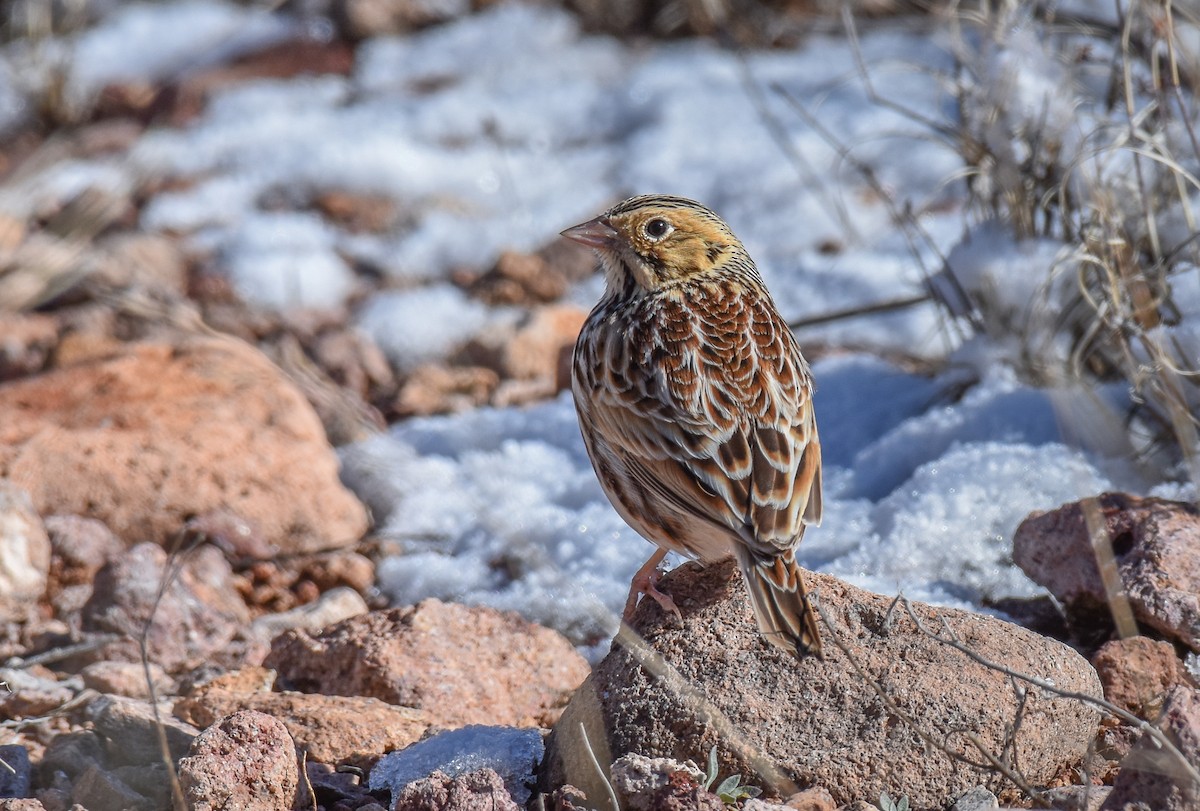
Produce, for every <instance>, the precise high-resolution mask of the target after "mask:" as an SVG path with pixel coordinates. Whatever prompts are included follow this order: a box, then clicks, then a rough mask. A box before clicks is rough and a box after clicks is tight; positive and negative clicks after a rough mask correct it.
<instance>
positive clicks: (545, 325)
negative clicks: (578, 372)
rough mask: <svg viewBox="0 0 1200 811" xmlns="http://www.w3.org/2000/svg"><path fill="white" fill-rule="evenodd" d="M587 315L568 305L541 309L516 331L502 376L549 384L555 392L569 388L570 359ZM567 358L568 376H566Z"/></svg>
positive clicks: (507, 351) (530, 315)
mask: <svg viewBox="0 0 1200 811" xmlns="http://www.w3.org/2000/svg"><path fill="white" fill-rule="evenodd" d="M587 316H588V314H587V312H586V311H585V310H582V309H580V308H578V307H572V306H569V305H554V306H547V307H539V308H538V309H536V310H534V311H533V312H532V313H530V314H529V317H528V318H527V319H526V320H525V321H524V322H523V323H522V324H520V325H519V326H518V327H517V332H516V334H515V335H513V336H512V339H511V340H510V341H509V342H508V345H507V346H505V348H504V354H503V361H502V364H503V371H502V373H503V375H504V376H505V377H512V378H517V379H520V380H548V381H553V382H554V383H555V387H554V389H553V390H554V391H558V390H560V389H562V388H564V387H566V386H569V385H570V381H571V376H570V365H569V363H570V355H571V352H572V351H573V349H574V347H575V339H576V338H578V337H579V330H580V329H581V328H582V327H583V322H584V321H586V320H587ZM564 357H565V358H566V364H567V365H566V369H565V371H566V374H563V372H564Z"/></svg>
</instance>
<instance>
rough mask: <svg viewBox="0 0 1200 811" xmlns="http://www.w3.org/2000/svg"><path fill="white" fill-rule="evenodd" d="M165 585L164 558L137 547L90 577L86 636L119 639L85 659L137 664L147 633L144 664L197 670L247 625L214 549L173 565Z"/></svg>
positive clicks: (246, 616) (154, 549)
mask: <svg viewBox="0 0 1200 811" xmlns="http://www.w3.org/2000/svg"><path fill="white" fill-rule="evenodd" d="M174 564H175V565H177V566H178V570H177V571H176V570H174V569H173V570H172V576H171V577H170V578H169V582H167V586H166V589H165V590H163V591H162V593H161V594H160V585H161V584H162V583H164V581H166V580H168V575H167V566H168V557H167V553H166V552H164V551H163V550H162V548H161V547H159V546H156V545H154V544H148V543H147V544H139V545H138V546H135V547H134V548H133V549H130V550H129V551H128V552H126V553H125V554H124V555H123V556H122V557H120V558H119V559H117V560H116V561H114V562H113V563H110V564H109V565H107V566H105V567H104V568H103V569H101V570H100V572H99V574H97V575H96V585H95V590H94V592H93V594H92V597H91V599H90V600H88V602H87V604H86V605H85V606H84V608H83V627H84V630H86V631H101V632H107V633H117V634H121V635H122V638H121V639H119V640H117V641H115V642H113V643H110V644H108V645H105V646H104V647H103V648H100V649H98V650H97V651H94V652H93V653H91V654H89V655H88V656H89V660H90V661H98V660H100V659H114V660H119V661H127V662H140V661H141V660H142V652H141V648H140V646H139V643H138V640H139V638H140V637H141V635H142V633H143V631H144V629H145V628H146V624H147V622H148V621H150V620H151V618H153V621H151V622H150V626H149V632H148V634H147V636H146V644H147V651H148V653H149V656H150V660H151V661H152V662H154V663H156V664H158V665H160V666H162V667H163V669H165V670H166V671H167V672H175V671H178V670H181V669H186V668H189V667H195V666H197V665H199V664H201V663H203V662H205V661H206V660H208V659H210V658H211V657H213V656H214V654H217V653H219V652H227V651H226V649H227V648H228V647H229V644H230V642H231V640H233V638H234V636H235V635H236V634H237V633H238V632H239V631H240V629H241V628H242V627H243V626H244V625H245V624H246V623H247V622H248V621H249V612H247V610H246V606H245V605H244V604H243V603H242V600H241V598H240V597H239V596H238V594H237V591H236V590H235V588H234V586H233V580H232V575H233V572H232V570H231V569H230V567H229V564H228V563H227V562H226V561H225V558H224V557H223V556H222V555H221V553H220V552H218V551H217V550H216V549H215V548H213V547H211V546H202V547H200V548H199V549H195V550H193V551H191V552H189V553H187V554H185V555H184V556H183V558H182V562H181V563H180V562H179V561H175V562H174Z"/></svg>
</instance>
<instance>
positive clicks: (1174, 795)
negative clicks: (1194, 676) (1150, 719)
mask: <svg viewBox="0 0 1200 811" xmlns="http://www.w3.org/2000/svg"><path fill="white" fill-rule="evenodd" d="M1155 726H1156V727H1158V728H1159V729H1160V730H1162V731H1163V734H1164V735H1165V736H1166V737H1167V739H1168V740H1170V741H1171V743H1172V744H1174V745H1175V748H1176V749H1177V750H1178V752H1179V755H1181V756H1182V758H1183V760H1184V761H1185V762H1186V763H1189V764H1191V767H1192V770H1193V774H1192V775H1189V774H1188V773H1187V769H1186V767H1185V766H1184V765H1183V764H1182V763H1180V762H1179V759H1178V758H1177V757H1172V756H1171V755H1169V754H1168V753H1167V752H1166V751H1164V750H1162V749H1160V748H1159V747H1158V745H1157V744H1156V743H1154V742H1153V740H1152V739H1151V738H1150V736H1149V735H1143V736H1142V738H1141V739H1140V740H1139V741H1138V743H1137V745H1135V746H1134V747H1133V750H1132V751H1131V752H1130V753H1129V755H1128V757H1126V758H1125V760H1124V761H1123V762H1122V763H1121V771H1120V772H1118V773H1117V777H1116V780H1114V781H1113V787H1112V793H1111V794H1109V795H1108V798H1107V799H1106V800H1105V801H1104V804H1103V805H1102V806H1100V807H1101V808H1102V809H1104V811H1143V810H1144V809H1153V811H1185V809H1186V811H1195V809H1197V808H1200V780H1198V779H1197V778H1196V776H1195V775H1194V772H1196V771H1197V770H1200V689H1196V688H1193V687H1176V688H1174V689H1173V690H1171V692H1170V693H1168V694H1167V698H1166V701H1165V702H1164V703H1163V709H1162V714H1161V715H1160V716H1159V718H1158V720H1157V721H1156V722H1155Z"/></svg>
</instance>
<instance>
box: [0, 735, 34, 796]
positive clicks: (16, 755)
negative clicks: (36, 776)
mask: <svg viewBox="0 0 1200 811" xmlns="http://www.w3.org/2000/svg"><path fill="white" fill-rule="evenodd" d="M0 761H3V762H0V797H13V798H22V797H28V796H29V789H30V787H31V786H32V785H33V770H32V768H31V767H30V765H29V752H27V751H25V747H24V746H21V745H19V744H8V745H7V746H0Z"/></svg>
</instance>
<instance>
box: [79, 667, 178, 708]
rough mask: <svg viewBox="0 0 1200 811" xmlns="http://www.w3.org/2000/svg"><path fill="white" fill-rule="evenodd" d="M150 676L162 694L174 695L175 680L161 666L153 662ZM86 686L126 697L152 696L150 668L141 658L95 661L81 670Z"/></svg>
mask: <svg viewBox="0 0 1200 811" xmlns="http://www.w3.org/2000/svg"><path fill="white" fill-rule="evenodd" d="M149 669H150V678H151V679H153V680H154V692H155V695H156V696H157V697H159V698H162V697H163V696H167V695H170V694H171V692H172V691H173V690H174V689H175V681H174V680H173V679H172V678H171V677H170V676H168V675H167V674H166V672H165V671H164V670H163V669H162V668H161V667H160V666H159V665H156V664H154V663H153V662H151V663H150V666H149ZM79 676H80V678H82V679H83V686H84V687H87V688H88V689H89V690H95V691H96V692H98V693H105V694H107V695H113V696H124V697H126V698H142V699H148V698H150V687H149V685H147V684H146V668H145V667H144V666H143V665H142V663H141V662H93V663H92V664H90V665H88V666H87V667H85V668H84V669H83V670H81V671H80V672H79Z"/></svg>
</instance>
